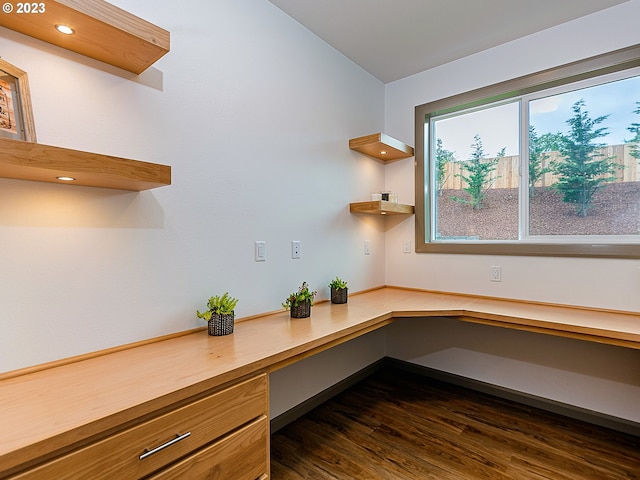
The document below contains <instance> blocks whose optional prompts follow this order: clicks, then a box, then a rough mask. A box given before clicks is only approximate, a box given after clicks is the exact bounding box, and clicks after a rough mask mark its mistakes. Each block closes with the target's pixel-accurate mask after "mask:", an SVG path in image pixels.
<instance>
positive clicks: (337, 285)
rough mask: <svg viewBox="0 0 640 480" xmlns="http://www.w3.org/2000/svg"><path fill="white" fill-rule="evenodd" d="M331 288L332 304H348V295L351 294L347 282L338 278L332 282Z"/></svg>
mask: <svg viewBox="0 0 640 480" xmlns="http://www.w3.org/2000/svg"><path fill="white" fill-rule="evenodd" d="M329 288H330V289H331V303H347V294H348V292H349V289H348V288H347V282H345V281H344V280H342V279H341V278H340V277H336V278H334V279H333V280H331V283H330V284H329Z"/></svg>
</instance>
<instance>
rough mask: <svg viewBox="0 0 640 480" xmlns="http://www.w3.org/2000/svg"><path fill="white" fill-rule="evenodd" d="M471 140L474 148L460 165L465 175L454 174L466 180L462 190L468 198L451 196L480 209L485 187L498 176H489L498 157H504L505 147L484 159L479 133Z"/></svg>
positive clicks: (498, 159) (485, 192)
mask: <svg viewBox="0 0 640 480" xmlns="http://www.w3.org/2000/svg"><path fill="white" fill-rule="evenodd" d="M473 140H474V142H473V143H472V144H471V148H473V149H474V150H473V153H472V154H471V159H470V160H467V161H466V162H464V164H463V165H462V169H463V170H464V171H465V172H466V175H464V174H462V173H458V174H456V177H460V178H462V179H463V180H464V181H465V182H466V184H467V185H466V187H464V188H463V190H464V191H465V192H467V193H468V194H469V197H470V198H461V197H452V198H453V200H455V201H457V202H462V203H466V204H468V205H471V207H472V208H473V209H474V210H480V209H481V208H482V207H483V204H482V202H483V200H484V198H485V197H486V195H487V189H488V188H489V187H490V186H491V184H492V183H493V182H495V181H496V180H497V179H498V178H499V177H494V178H491V174H492V173H493V172H494V171H495V169H496V165H497V164H498V162H499V161H500V158H501V157H504V152H505V149H504V148H503V149H502V150H501V152H500V153H498V157H497V158H493V159H485V158H484V155H485V153H484V149H483V147H482V140H481V139H480V135H478V134H476V135H474V137H473Z"/></svg>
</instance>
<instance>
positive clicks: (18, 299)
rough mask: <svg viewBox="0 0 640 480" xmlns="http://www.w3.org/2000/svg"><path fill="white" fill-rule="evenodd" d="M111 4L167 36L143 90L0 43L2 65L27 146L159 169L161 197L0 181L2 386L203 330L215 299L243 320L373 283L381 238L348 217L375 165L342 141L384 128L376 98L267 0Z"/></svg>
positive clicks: (98, 67)
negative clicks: (167, 181) (81, 359)
mask: <svg viewBox="0 0 640 480" xmlns="http://www.w3.org/2000/svg"><path fill="white" fill-rule="evenodd" d="M112 3H114V4H115V5H117V6H119V7H122V8H124V9H126V10H129V11H130V12H132V13H134V14H136V15H138V16H140V17H142V18H145V19H147V20H149V21H151V22H153V23H155V24H157V25H159V26H161V27H163V28H165V29H167V30H169V31H170V32H171V52H170V53H168V54H167V55H166V56H165V57H163V58H162V59H160V60H159V61H158V62H157V63H156V64H155V65H154V67H152V68H151V69H150V70H148V71H147V72H145V73H143V74H142V75H141V76H140V77H139V78H136V77H135V76H133V75H130V74H128V73H125V72H122V71H119V70H117V69H114V68H110V67H108V66H105V65H102V64H100V63H98V62H95V61H92V60H89V59H86V58H84V57H82V56H79V55H76V54H73V53H70V52H67V51H65V50H62V49H59V48H57V47H53V46H50V45H48V44H45V43H43V42H39V41H37V40H34V39H31V38H29V37H26V36H24V35H20V34H17V33H15V32H12V31H10V30H6V29H4V28H0V52H1V53H2V58H3V59H4V60H6V61H8V62H10V63H12V64H14V65H16V66H17V67H19V68H21V69H23V70H25V71H26V72H27V73H28V75H29V81H30V86H31V88H30V91H31V98H32V101H33V111H34V112H33V113H34V117H35V123H36V131H37V136H38V141H39V142H40V143H43V144H49V145H56V146H62V147H68V148H73V149H80V150H86V151H90V152H98V153H104V154H109V155H116V156H122V157H126V158H133V159H139V160H145V161H151V162H156V163H163V164H168V165H171V166H172V169H173V185H171V186H168V187H163V188H159V189H154V190H150V191H146V192H142V193H130V192H125V191H118V190H107V189H98V188H85V187H73V186H65V185H53V184H45V183H37V182H28V181H17V180H8V179H0V246H1V247H0V265H1V266H2V267H1V271H2V274H1V275H0V352H1V354H0V372H5V371H9V370H14V369H20V368H23V367H27V366H31V365H35V364H40V363H43V362H49V361H53V360H57V359H61V358H65V357H70V356H74V355H79V354H83V353H86V352H92V351H95V350H101V349H105V348H109V347H112V346H116V345H122V344H126V343H130V342H134V341H138V340H143V339H148V338H152V337H156V336H159V335H164V334H168V333H172V332H177V331H183V330H188V329H190V328H194V327H197V326H201V325H203V324H202V323H201V322H200V321H199V320H198V319H197V318H196V316H195V311H196V309H202V308H203V307H204V306H205V304H206V300H207V299H208V298H209V296H211V295H213V294H216V293H224V292H225V291H229V292H230V293H231V294H232V295H233V296H236V297H238V298H239V299H240V303H239V304H238V307H237V310H236V315H237V316H238V317H243V316H248V315H252V314H257V313H261V312H266V311H273V310H277V309H279V308H281V305H280V304H281V302H282V301H283V300H284V299H285V297H286V296H287V294H288V293H290V292H291V291H294V290H295V289H296V288H297V287H298V285H299V284H300V283H301V282H302V281H307V282H309V284H310V286H311V287H312V288H314V289H317V290H318V291H319V295H318V296H319V298H320V299H322V298H327V297H328V288H327V284H328V283H329V281H330V280H331V279H332V278H334V277H335V276H336V275H340V276H341V277H344V278H346V279H347V280H348V281H349V286H350V288H351V289H352V291H357V290H362V289H366V288H370V287H374V286H378V285H381V284H383V283H384V240H385V237H384V230H383V229H382V228H381V226H380V225H379V224H377V223H376V222H375V221H369V220H366V219H362V218H357V217H355V216H352V215H351V214H350V213H349V209H348V204H349V202H351V201H355V200H360V199H366V198H367V197H368V195H369V192H370V191H371V190H373V189H376V188H380V186H381V185H383V182H384V167H383V166H382V165H381V164H379V163H377V162H373V161H370V160H367V159H365V158H363V157H362V156H360V155H355V154H353V152H351V151H350V150H349V149H348V139H349V138H351V137H356V136H360V135H366V134H369V133H373V132H376V131H380V130H381V129H382V125H383V120H384V116H383V109H384V85H383V84H382V83H381V82H379V81H378V80H377V79H375V78H373V77H372V76H370V75H369V74H368V73H366V72H365V71H363V70H362V69H360V68H359V67H357V66H356V65H354V64H353V63H352V62H351V61H349V60H348V59H346V58H345V57H344V56H342V55H341V54H339V53H338V52H337V51H335V50H334V49H333V48H331V47H330V46H328V45H327V44H325V43H324V42H322V41H321V40H319V39H318V38H317V37H316V36H315V35H313V34H311V33H310V32H309V31H308V30H306V29H304V28H303V27H302V26H301V25H299V24H298V23H297V22H295V21H294V20H292V19H291V18H290V17H288V16H286V15H285V14H284V13H282V12H281V11H280V10H279V9H277V8H276V7H275V6H273V5H272V4H271V3H269V2H267V1H266V0H243V1H226V0H213V1H212V0H188V1H185V2H181V3H180V4H176V3H175V2H172V1H168V0H154V1H153V2H141V1H136V0H113V1H112ZM365 239H367V240H369V241H370V242H371V244H372V254H371V255H369V256H365V255H364V254H363V249H362V245H363V241H364V240H365ZM256 240H264V241H266V242H267V247H266V252H267V261H266V262H263V263H256V262H255V261H254V242H255V241H256ZM291 240H299V241H301V242H302V258H301V259H299V260H292V259H291V256H290V242H291Z"/></svg>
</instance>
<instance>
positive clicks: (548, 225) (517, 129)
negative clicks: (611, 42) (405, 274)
mask: <svg viewBox="0 0 640 480" xmlns="http://www.w3.org/2000/svg"><path fill="white" fill-rule="evenodd" d="M416 160H417V162H416V164H417V168H416V187H417V188H416V192H417V193H416V229H417V230H416V237H417V238H416V246H417V251H418V252H437V253H476V254H494V255H495V254H507V255H558V256H605V257H627V258H640V164H639V162H640V46H639V47H634V48H631V49H625V50H622V51H618V52H614V53H611V54H607V55H603V56H600V57H595V58H592V59H588V60H584V61H582V62H577V63H574V64H570V65H566V66H563V67H558V68H555V69H552V70H549V71H545V72H541V73H538V74H534V75H530V76H527V77H522V78H519V79H515V80H511V81H508V82H504V83H502V84H498V85H493V86H490V87H486V88H483V89H479V90H476V91H473V92H469V93H466V94H462V95H457V96H455V97H451V98H447V99H444V100H440V101H437V102H432V103H429V104H426V105H421V106H419V107H417V108H416Z"/></svg>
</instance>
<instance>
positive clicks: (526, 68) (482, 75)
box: [385, 0, 640, 422]
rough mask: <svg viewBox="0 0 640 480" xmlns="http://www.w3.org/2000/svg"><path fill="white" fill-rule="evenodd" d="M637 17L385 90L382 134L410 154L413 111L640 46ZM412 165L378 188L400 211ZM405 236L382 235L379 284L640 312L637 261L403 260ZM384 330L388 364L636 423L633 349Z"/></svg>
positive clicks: (494, 52) (552, 33) (464, 327)
mask: <svg viewBox="0 0 640 480" xmlns="http://www.w3.org/2000/svg"><path fill="white" fill-rule="evenodd" d="M639 17H640V1H638V0H631V1H629V2H626V3H624V4H621V5H619V6H616V7H613V8H610V9H608V10H604V11H602V12H599V13H596V14H593V15H590V16H588V17H584V18H582V19H579V20H576V21H573V22H569V23H566V24H564V25H560V26H558V27H555V28H551V29H549V30H546V31H543V32H540V33H537V34H534V35H530V36H528V37H524V38H522V39H519V40H517V41H514V42H511V43H508V44H505V45H502V46H500V47H497V48H493V49H491V50H487V51H485V52H482V53H479V54H477V55H473V56H471V57H468V58H464V59H461V60H459V61H456V62H453V63H450V64H448V65H444V66H442V67H439V68H435V69H433V70H429V71H426V72H422V73H420V74H417V75H413V76H411V77H408V78H406V79H403V80H398V81H397V82H394V83H391V84H388V85H386V95H385V104H386V107H385V108H386V110H385V115H386V116H385V130H386V132H387V133H389V134H390V135H393V136H396V137H397V138H401V139H403V140H404V141H407V142H408V143H410V144H413V141H412V139H413V138H414V107H415V106H416V105H421V104H423V103H427V102H429V101H432V100H436V99H440V98H444V97H447V96H450V95H454V94H457V93H461V92H464V91H468V90H472V89H475V88H479V87H482V86H486V85H490V84H493V83H497V82H500V81H504V80H507V79H510V78H515V77H518V76H521V75H525V74H528V73H532V72H536V71H540V70H544V69H546V68H550V67H553V66H556V65H561V64H564V63H569V62H572V61H576V60H579V59H582V58H587V57H590V56H593V55H598V54H601V53H606V52H609V51H612V50H616V49H619V48H624V47H627V46H631V45H634V44H637V43H640V30H638V28H637V19H638V18H639ZM603 25H609V26H610V28H603ZM413 167H414V165H413V159H411V160H405V161H401V162H397V163H393V164H390V165H389V166H387V167H386V184H387V186H388V187H390V188H392V189H395V190H399V191H400V192H401V196H404V197H405V199H406V201H407V202H412V201H413V199H414V170H413ZM414 234H415V232H414V219H413V217H412V218H411V219H408V220H406V221H404V222H402V223H401V224H399V225H397V226H395V227H394V228H391V229H389V231H388V232H387V238H386V254H385V259H386V279H387V282H386V283H387V284H389V285H402V286H407V287H416V288H425V289H433V290H442V291H451V292H462V293H471V294H478V295H491V296H498V297H508V298H520V299H525V300H538V301H545V302H553V303H563V304H575V305H587V306H593V307H602V308H611V309H622V310H630V311H635V312H639V311H640V295H638V291H639V289H640V261H638V260H605V259H580V258H550V257H547V258H545V257H508V256H482V255H435V254H415V253H414V254H410V255H408V254H404V253H402V242H403V240H411V241H412V245H413V240H414ZM490 265H500V266H502V282H500V283H496V282H490V281H489V266H490ZM390 331H391V332H393V336H391V337H390V341H389V353H390V355H392V356H394V357H397V358H402V359H404V360H408V361H412V362H414V363H417V364H421V365H425V366H429V367H432V368H437V369H440V370H444V371H448V372H451V373H455V374H458V375H463V376H466V377H469V378H474V379H478V380H481V381H486V382H489V383H494V384H497V385H501V386H504V387H508V388H512V389H514V390H519V391H524V392H527V393H531V394H533V395H538V396H541V397H545V398H550V399H554V400H558V401H561V402H565V403H569V404H573V405H578V406H583V407H585V408H591V409H593V410H594V411H598V412H603V413H609V414H612V415H615V416H619V417H621V418H626V419H631V420H633V421H636V422H638V421H640V412H639V410H638V408H639V407H638V405H640V402H638V399H639V398H640V375H639V374H638V369H637V365H639V364H640V352H639V351H633V350H625V349H620V348H614V347H605V346H601V345H595V344H588V343H584V342H580V341H572V340H563V339H555V338H551V337H545V336H540V335H533V334H527V333H521V332H513V331H507V330H502V329H498V328H489V327H479V326H477V325H468V324H463V323H456V322H451V321H450V322H438V323H433V322H426V323H425V322H422V323H420V322H409V323H405V324H403V325H402V326H400V325H398V326H396V325H394V326H393V328H391V329H390ZM516 345H517V347H514V346H516ZM576 365H577V367H576Z"/></svg>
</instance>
